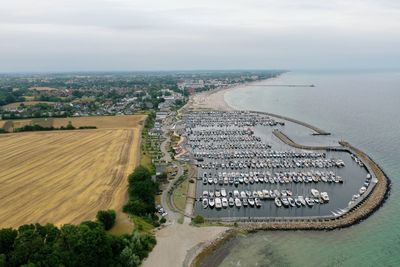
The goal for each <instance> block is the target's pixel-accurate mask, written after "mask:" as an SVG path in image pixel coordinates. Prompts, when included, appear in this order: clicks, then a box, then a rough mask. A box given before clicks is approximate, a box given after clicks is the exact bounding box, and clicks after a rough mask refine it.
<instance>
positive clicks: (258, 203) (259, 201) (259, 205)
mask: <svg viewBox="0 0 400 267" xmlns="http://www.w3.org/2000/svg"><path fill="white" fill-rule="evenodd" d="M254 201H255V202H256V207H257V208H259V207H261V200H260V199H259V198H258V197H256V198H255V199H254Z"/></svg>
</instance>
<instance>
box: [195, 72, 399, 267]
mask: <svg viewBox="0 0 400 267" xmlns="http://www.w3.org/2000/svg"><path fill="white" fill-rule="evenodd" d="M278 77H279V76H278ZM266 80H270V79H266ZM262 81H265V80H262ZM258 82H260V81H258ZM246 85H248V84H242V85H239V86H234V87H228V88H219V89H217V90H214V91H212V92H202V93H201V94H202V95H201V96H200V97H196V95H194V96H193V97H192V98H191V99H190V101H189V103H188V106H189V108H188V109H189V110H195V111H196V110H197V111H201V110H219V111H235V110H239V109H236V108H235V107H233V106H232V105H230V104H229V103H228V102H227V101H226V99H225V94H226V93H227V92H229V91H231V90H234V89H237V88H240V87H245V86H246ZM199 100H201V103H198V102H197V103H196V101H199ZM199 104H200V105H199ZM251 112H256V113H262V114H265V115H268V116H271V117H277V118H281V119H284V120H287V121H291V122H294V123H297V124H300V125H302V126H304V127H307V128H309V129H311V130H313V131H315V132H316V133H315V134H313V135H329V134H330V133H328V132H325V131H324V130H322V129H319V128H317V127H315V126H313V125H311V124H308V123H305V122H302V121H299V120H296V119H292V118H288V117H285V116H281V115H277V114H273V113H268V112H260V111H251ZM277 134H279V133H277ZM283 138H286V139H287V140H283V139H281V141H282V142H284V143H286V144H288V145H290V146H292V147H296V148H301V149H311V150H312V149H317V150H318V149H323V150H329V149H335V150H336V149H338V150H343V151H349V152H350V151H351V152H352V153H354V154H356V155H357V156H358V157H359V158H362V159H363V161H364V162H367V165H368V168H369V169H371V171H372V172H373V173H374V175H375V177H376V178H377V179H378V182H377V184H376V185H375V186H374V187H373V189H372V190H371V192H370V193H369V194H368V196H367V197H366V198H364V199H363V200H362V201H361V202H360V203H358V204H357V205H356V206H355V207H353V208H352V209H351V210H350V211H349V212H347V213H346V214H344V215H342V216H340V217H338V218H335V219H327V220H318V221H308V220H299V221H297V222H296V221H295V220H292V221H285V222H262V221H261V222H243V223H239V224H238V223H237V222H236V223H235V225H236V226H238V227H237V228H236V227H235V228H233V226H234V224H233V222H230V223H224V222H218V223H219V225H221V224H222V225H224V226H228V227H229V226H230V227H231V228H230V229H229V230H226V231H225V232H224V234H223V236H222V237H221V238H218V239H217V240H214V241H212V242H211V243H210V244H209V245H208V246H205V248H204V249H203V250H202V251H201V252H200V253H199V254H197V256H196V257H195V259H194V260H193V261H192V263H191V264H190V266H193V267H194V266H200V264H201V263H202V260H203V259H204V258H205V257H207V256H209V255H211V254H212V253H213V251H214V250H216V249H218V247H220V246H221V245H223V244H224V243H225V242H227V241H228V240H231V239H232V238H234V237H235V236H236V235H237V234H238V233H252V232H257V231H266V230H274V231H294V230H317V231H327V230H336V229H341V228H346V227H350V226H353V225H356V224H358V223H361V222H362V221H363V220H364V219H366V218H367V217H369V216H371V215H372V214H373V213H374V212H375V211H377V210H378V209H379V208H380V207H381V206H382V205H383V204H384V203H385V202H386V200H387V198H388V197H389V195H390V188H391V180H390V178H389V177H388V176H387V175H386V173H385V172H384V171H383V169H382V168H381V167H380V166H379V165H378V164H377V163H376V162H375V161H374V160H373V159H372V158H371V157H370V156H368V155H367V154H366V153H364V152H363V151H361V150H360V149H358V148H355V147H353V146H352V145H350V144H349V143H347V142H344V141H341V142H340V143H339V144H340V145H338V146H337V147H334V148H333V147H328V146H320V147H313V146H305V145H301V144H297V143H295V142H293V141H292V140H291V139H290V138H289V137H288V136H286V135H285V136H284V137H283ZM285 141H286V142H285Z"/></svg>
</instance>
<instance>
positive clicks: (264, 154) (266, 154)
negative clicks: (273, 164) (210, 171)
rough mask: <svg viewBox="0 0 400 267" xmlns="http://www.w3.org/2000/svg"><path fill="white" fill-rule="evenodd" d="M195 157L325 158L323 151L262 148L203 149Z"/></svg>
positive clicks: (226, 158)
mask: <svg viewBox="0 0 400 267" xmlns="http://www.w3.org/2000/svg"><path fill="white" fill-rule="evenodd" d="M193 155H194V157H195V158H196V159H200V158H209V159H225V160H229V159H239V158H240V159H243V158H251V159H254V158H271V159H280V158H325V157H326V154H325V153H317V152H296V151H276V150H272V149H270V150H267V151H265V150H263V151H254V150H251V151H234V152H232V151H218V152H216V151H203V152H197V153H194V154H193Z"/></svg>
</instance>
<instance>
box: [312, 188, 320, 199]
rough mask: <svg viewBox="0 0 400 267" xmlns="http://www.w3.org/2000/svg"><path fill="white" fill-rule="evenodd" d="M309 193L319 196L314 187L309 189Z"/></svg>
mask: <svg viewBox="0 0 400 267" xmlns="http://www.w3.org/2000/svg"><path fill="white" fill-rule="evenodd" d="M311 194H312V195H313V196H314V197H317V198H318V197H319V191H318V190H317V189H314V188H312V189H311Z"/></svg>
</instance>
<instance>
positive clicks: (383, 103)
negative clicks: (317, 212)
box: [203, 71, 400, 267]
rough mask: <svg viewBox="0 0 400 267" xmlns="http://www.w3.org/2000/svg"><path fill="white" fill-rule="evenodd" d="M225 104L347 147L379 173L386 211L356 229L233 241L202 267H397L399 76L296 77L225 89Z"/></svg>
mask: <svg viewBox="0 0 400 267" xmlns="http://www.w3.org/2000/svg"><path fill="white" fill-rule="evenodd" d="M293 85H304V86H293ZM310 85H313V86H310ZM225 100H226V101H227V103H228V104H229V105H231V106H233V107H235V108H237V109H242V110H257V111H265V112H271V113H275V114H280V115H285V116H288V117H291V118H295V119H298V120H301V121H304V122H307V123H310V124H312V125H314V126H317V127H319V128H321V129H323V130H325V131H328V132H331V133H333V134H334V136H335V137H336V138H337V139H338V140H346V141H349V142H350V143H351V144H353V145H354V146H356V147H358V148H360V149H362V150H363V151H364V152H366V153H368V155H370V156H371V157H372V158H373V159H374V160H375V161H376V162H377V163H378V164H379V165H380V166H381V167H382V168H383V170H384V171H385V172H386V174H387V175H388V176H389V177H390V179H391V181H392V187H391V191H390V195H389V198H388V199H387V200H386V202H385V203H384V205H383V206H382V207H381V208H380V209H379V210H378V211H376V212H375V213H374V214H373V215H371V216H370V217H369V218H367V219H365V220H364V221H362V222H361V223H359V224H357V225H353V226H351V227H348V228H345V229H340V230H333V231H258V232H256V233H252V234H246V235H242V236H238V237H236V238H234V239H232V240H230V241H229V242H227V243H226V244H224V245H223V246H222V247H220V248H219V249H217V250H216V251H215V252H214V253H213V254H212V255H210V256H209V257H208V258H207V259H206V261H205V262H203V266H223V267H226V266H318V267H322V266H351V267H353V266H400V71H318V72H317V71H293V72H287V73H284V74H283V75H281V76H279V77H277V78H274V79H270V80H265V81H261V82H257V83H255V84H251V85H247V86H242V87H238V88H236V89H233V90H231V91H228V92H227V93H226V94H225Z"/></svg>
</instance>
